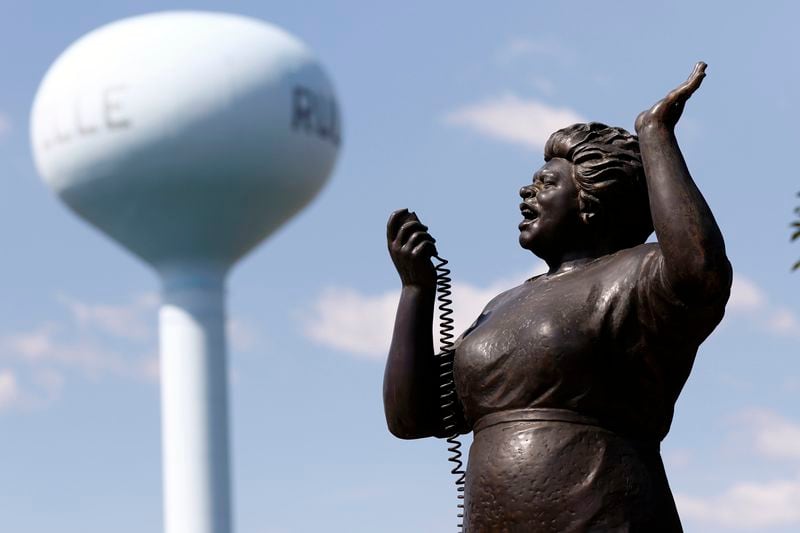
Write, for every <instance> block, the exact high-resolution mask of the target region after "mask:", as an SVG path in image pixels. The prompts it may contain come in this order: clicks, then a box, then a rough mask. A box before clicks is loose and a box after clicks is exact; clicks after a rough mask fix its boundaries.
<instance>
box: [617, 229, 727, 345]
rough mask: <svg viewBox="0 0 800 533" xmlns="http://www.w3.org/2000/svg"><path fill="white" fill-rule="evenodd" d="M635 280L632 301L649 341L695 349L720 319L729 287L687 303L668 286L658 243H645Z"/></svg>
mask: <svg viewBox="0 0 800 533" xmlns="http://www.w3.org/2000/svg"><path fill="white" fill-rule="evenodd" d="M644 252H645V253H643V254H642V255H641V257H640V263H639V268H638V269H636V270H638V275H637V276H636V278H637V279H636V280H635V282H634V284H633V285H634V287H635V294H632V295H631V296H632V300H633V301H632V303H633V307H634V308H635V311H636V316H637V318H638V322H639V324H640V326H641V327H642V329H643V333H645V334H646V335H647V336H648V337H649V339H648V340H650V341H651V342H656V343H659V344H666V345H673V344H676V345H678V346H681V347H685V348H692V347H693V348H694V349H695V350H696V349H697V347H698V346H699V345H700V343H701V342H703V340H705V339H706V337H708V336H709V335H710V334H711V332H712V331H713V330H714V328H715V327H716V326H717V325H718V324H719V322H720V321H721V320H722V316H723V314H724V312H725V303H726V302H727V301H728V296H729V291H724V292H723V293H720V294H717V295H714V297H713V298H710V299H707V300H704V301H701V302H697V303H694V304H692V305H687V304H686V303H684V302H683V301H682V300H681V299H680V298H678V297H677V296H676V294H675V292H674V291H673V290H672V288H671V287H670V284H669V281H668V279H667V276H666V272H665V266H664V256H663V254H662V253H661V247H660V246H658V244H649V245H645V250H644Z"/></svg>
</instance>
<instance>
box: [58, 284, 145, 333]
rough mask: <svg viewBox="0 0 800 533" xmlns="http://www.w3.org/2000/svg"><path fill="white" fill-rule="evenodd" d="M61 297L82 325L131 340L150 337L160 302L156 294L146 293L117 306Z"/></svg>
mask: <svg viewBox="0 0 800 533" xmlns="http://www.w3.org/2000/svg"><path fill="white" fill-rule="evenodd" d="M58 299H59V301H60V302H61V303H62V304H64V305H65V306H66V307H67V309H69V311H70V313H71V314H72V317H73V318H74V319H75V321H76V322H77V324H78V325H80V326H81V327H83V328H91V329H96V330H97V331H99V332H102V333H106V334H109V335H112V336H115V337H121V338H124V339H130V340H148V339H150V337H151V336H152V333H153V321H154V317H155V314H154V313H153V312H154V311H155V309H156V307H157V306H158V302H159V297H158V295H157V294H155V293H144V294H141V295H139V296H136V297H135V298H133V300H132V301H131V302H129V303H126V304H117V305H110V304H95V303H92V304H90V303H86V302H82V301H80V300H78V299H76V298H73V297H70V296H66V295H63V294H62V295H59V297H58Z"/></svg>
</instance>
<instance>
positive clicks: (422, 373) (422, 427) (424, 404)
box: [383, 209, 441, 439]
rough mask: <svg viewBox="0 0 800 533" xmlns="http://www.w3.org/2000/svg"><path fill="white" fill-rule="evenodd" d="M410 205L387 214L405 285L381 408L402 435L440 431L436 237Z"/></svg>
mask: <svg viewBox="0 0 800 533" xmlns="http://www.w3.org/2000/svg"><path fill="white" fill-rule="evenodd" d="M427 230H428V228H427V227H426V226H425V225H423V224H422V223H421V222H420V221H419V218H417V215H416V214H414V213H409V211H408V210H407V209H401V210H399V211H395V212H394V213H392V215H391V216H390V217H389V223H388V225H387V241H388V245H389V255H391V257H392V261H393V262H394V265H395V267H396V268H397V272H398V274H400V280H401V282H402V284H403V289H402V292H401V293H400V303H399V305H398V306H397V316H396V317H395V322H394V333H393V335H392V344H391V347H390V348H389V358H388V360H387V361H386V372H385V374H384V378H383V407H384V411H385V413H386V423H387V424H388V426H389V431H391V432H392V434H393V435H395V436H396V437H399V438H401V439H417V438H422V437H431V436H436V435H439V434H440V433H441V427H440V426H441V422H440V420H439V409H438V404H437V398H438V390H437V389H438V381H437V371H438V370H437V367H436V362H435V360H434V357H433V334H432V325H433V307H434V299H435V297H436V271H435V269H434V268H433V264H432V263H431V256H433V255H435V254H436V247H435V245H434V242H435V240H434V239H433V238H432V237H431V236H430V234H429V233H428V231H427Z"/></svg>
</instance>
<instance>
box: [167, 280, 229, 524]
mask: <svg viewBox="0 0 800 533" xmlns="http://www.w3.org/2000/svg"><path fill="white" fill-rule="evenodd" d="M183 281H184V282H183V283H182V282H181V280H180V279H177V280H175V279H173V280H168V281H166V282H165V287H164V292H163V299H162V305H161V310H160V312H159V322H160V323H159V327H160V351H161V354H160V355H161V410H162V420H161V421H162V446H163V461H164V464H163V469H164V474H163V475H164V524H165V533H231V510H230V474H229V459H228V392H227V381H228V376H227V369H226V361H225V308H224V280H223V279H222V277H219V279H214V280H212V281H211V282H208V280H203V282H202V283H197V282H196V281H197V280H194V281H193V280H192V279H191V278H189V279H188V280H183Z"/></svg>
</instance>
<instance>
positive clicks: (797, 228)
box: [792, 193, 800, 270]
mask: <svg viewBox="0 0 800 533" xmlns="http://www.w3.org/2000/svg"><path fill="white" fill-rule="evenodd" d="M797 196H800V193H797ZM794 212H795V214H796V215H797V220H795V221H794V222H792V228H793V230H792V231H793V233H792V240H793V241H794V240H797V239H800V206H797V207H795V208H794ZM798 269H800V261H797V262H796V263H795V264H794V265H793V266H792V270H798Z"/></svg>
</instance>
